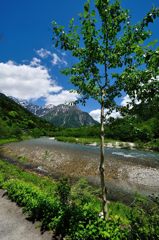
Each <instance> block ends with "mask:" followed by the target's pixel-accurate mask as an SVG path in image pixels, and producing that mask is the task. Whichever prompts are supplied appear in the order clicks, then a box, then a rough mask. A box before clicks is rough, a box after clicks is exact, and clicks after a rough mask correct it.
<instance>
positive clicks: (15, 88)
mask: <svg viewBox="0 0 159 240" xmlns="http://www.w3.org/2000/svg"><path fill="white" fill-rule="evenodd" d="M0 3H1V7H0V91H1V92H3V93H6V94H7V95H13V96H15V97H19V98H25V99H30V98H35V99H41V100H38V101H37V102H38V103H39V104H42V103H43V101H42V100H43V99H46V98H47V103H54V102H55V104H58V101H59V103H62V101H64V100H65V99H66V101H68V100H69V98H72V99H71V100H74V99H75V98H76V97H77V96H76V95H75V94H74V95H72V96H71V94H70V93H69V92H68V90H69V89H71V88H72V85H71V84H70V83H69V80H68V78H67V77H65V76H63V75H62V74H60V69H61V68H63V67H65V66H66V65H67V64H68V65H69V64H70V63H71V62H72V59H71V58H70V57H68V55H65V54H64V53H63V52H57V50H56V49H54V48H53V45H52V25H51V22H52V21H53V20H55V21H56V22H58V23H59V24H61V25H64V26H67V25H68V23H69V20H70V19H71V18H72V17H74V18H75V19H76V18H77V17H78V13H80V12H82V9H83V4H84V3H85V1H84V0H76V1H75V0H67V1H65V0H57V1H56V0H46V1H44V0H27V1H25V0H23V1H22V0H14V1H11V0H0ZM153 4H154V5H155V6H158V7H159V0H129V1H128V0H123V1H122V6H123V7H124V8H127V9H129V10H130V14H131V16H132V20H133V22H137V21H139V20H140V19H141V18H142V17H143V16H144V15H145V14H146V13H147V12H148V10H149V9H150V8H151V6H152V5H153ZM151 30H152V32H153V38H154V39H159V20H157V21H156V22H155V24H153V25H152V26H151ZM30 78H32V79H30ZM38 81H39V82H38ZM29 84H30V86H31V87H30V86H29ZM59 93H60V94H61V95H59ZM98 108H99V106H98V104H96V103H95V102H93V101H89V102H88V103H87V104H86V106H85V107H82V109H83V110H85V111H88V112H90V111H92V110H94V109H98Z"/></svg>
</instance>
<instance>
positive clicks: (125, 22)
mask: <svg viewBox="0 0 159 240" xmlns="http://www.w3.org/2000/svg"><path fill="white" fill-rule="evenodd" d="M97 16H98V22H97ZM157 17H159V8H156V7H153V8H152V9H151V10H150V11H149V12H148V13H147V14H146V15H145V17H144V18H143V19H142V20H141V21H140V22H138V23H137V24H134V25H132V24H130V20H131V19H130V16H129V12H128V11H127V10H125V9H122V7H121V5H120V2H119V1H118V0H116V1H112V2H110V1H107V0H105V1H100V0H96V1H94V4H91V1H87V2H86V3H85V5H84V11H83V13H81V14H80V17H79V22H78V25H77V26H75V24H74V19H72V20H71V21H70V25H69V27H68V31H65V29H64V27H63V26H60V25H58V24H57V23H56V22H53V43H54V45H55V47H57V48H60V49H62V50H65V51H70V52H71V54H72V56H73V57H76V58H77V61H76V63H75V64H73V65H72V66H71V67H70V68H67V69H65V70H63V73H64V74H66V75H70V81H71V82H72V83H73V84H74V86H75V87H76V89H77V92H78V93H80V94H81V95H83V96H84V98H83V100H86V99H87V98H89V97H92V98H93V99H95V100H97V101H98V102H99V103H100V104H102V101H104V107H105V108H108V109H113V108H114V107H115V101H114V100H115V98H116V97H118V96H120V95H121V91H122V90H124V91H125V92H126V93H127V94H129V96H130V97H131V98H132V99H135V98H136V95H137V97H138V100H139V99H141V101H143V100H145V99H147V100H148V101H149V102H151V101H152V99H158V94H157V93H158V90H157V89H158V87H157V86H158V81H157V79H156V75H157V74H158V73H159V70H158V67H157V63H156V62H158V60H159V57H158V56H159V54H158V49H157V50H156V51H154V48H153V44H152V43H151V42H150V43H147V45H146V44H145V41H146V40H148V39H149V38H150V37H151V35H152V34H151V32H150V31H149V30H148V29H147V28H148V27H149V25H150V23H152V22H154V21H155V19H156V18H157ZM119 36H120V37H119ZM154 43H155V42H154ZM141 66H142V67H141ZM119 68H120V69H121V73H119V72H120V71H119V70H117V69H119ZM110 70H111V71H110ZM150 79H151V81H149V80H150ZM141 83H142V84H141ZM154 90H155V91H154ZM143 102H144V101H143Z"/></svg>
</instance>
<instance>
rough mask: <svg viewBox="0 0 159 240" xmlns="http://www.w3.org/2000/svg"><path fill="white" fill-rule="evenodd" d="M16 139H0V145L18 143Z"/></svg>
mask: <svg viewBox="0 0 159 240" xmlns="http://www.w3.org/2000/svg"><path fill="white" fill-rule="evenodd" d="M18 141H19V140H18V139H17V138H7V139H0V145H3V144H6V143H11V142H18Z"/></svg>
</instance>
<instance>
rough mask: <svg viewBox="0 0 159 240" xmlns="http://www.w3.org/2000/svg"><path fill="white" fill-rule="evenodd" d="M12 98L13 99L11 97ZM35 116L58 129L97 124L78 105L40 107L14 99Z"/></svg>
mask: <svg viewBox="0 0 159 240" xmlns="http://www.w3.org/2000/svg"><path fill="white" fill-rule="evenodd" d="M11 98H12V97H11ZM12 99H13V100H14V101H15V102H16V103H18V104H20V105H22V106H23V107H25V108H26V109H27V110H28V111H30V112H32V113H33V114H34V115H36V116H38V117H41V118H43V119H45V120H47V121H48V122H50V123H52V124H53V125H54V126H56V127H68V128H70V127H82V126H93V125H96V124H97V122H96V121H95V120H94V119H93V118H92V117H91V116H90V115H89V113H87V112H83V111H81V110H80V109H79V108H78V107H77V106H76V105H68V104H60V105H57V106H55V105H53V104H49V105H45V106H38V105H36V104H33V103H31V102H29V101H26V100H22V99H21V100H18V99H16V98H12Z"/></svg>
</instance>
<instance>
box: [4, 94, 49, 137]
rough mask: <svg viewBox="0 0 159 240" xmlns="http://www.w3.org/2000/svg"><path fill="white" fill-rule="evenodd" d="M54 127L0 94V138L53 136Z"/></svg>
mask: <svg viewBox="0 0 159 240" xmlns="http://www.w3.org/2000/svg"><path fill="white" fill-rule="evenodd" d="M53 131H54V127H53V126H52V125H51V124H49V123H47V122H46V121H45V120H42V119H40V118H38V117H36V116H35V115H33V114H32V113H30V112H29V111H27V110H26V109H25V108H23V107H22V106H20V105H19V104H17V103H16V102H14V101H13V100H11V99H10V98H8V97H6V96H5V95H4V94H2V93H0V137H1V138H4V139H5V138H8V137H13V138H14V137H15V138H18V139H21V138H22V137H23V136H26V135H27V136H28V135H30V136H33V137H39V136H44V135H52V134H53Z"/></svg>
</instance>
